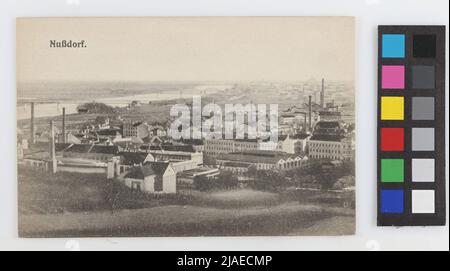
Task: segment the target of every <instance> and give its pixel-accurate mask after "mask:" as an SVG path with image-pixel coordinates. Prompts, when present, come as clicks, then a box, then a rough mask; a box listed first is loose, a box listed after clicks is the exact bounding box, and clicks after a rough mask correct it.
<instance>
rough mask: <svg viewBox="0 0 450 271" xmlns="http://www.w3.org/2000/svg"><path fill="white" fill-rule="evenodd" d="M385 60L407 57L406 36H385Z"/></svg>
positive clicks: (383, 46) (383, 47)
mask: <svg viewBox="0 0 450 271" xmlns="http://www.w3.org/2000/svg"><path fill="white" fill-rule="evenodd" d="M382 56H383V58H404V57H405V35H403V34H384V35H383V38H382Z"/></svg>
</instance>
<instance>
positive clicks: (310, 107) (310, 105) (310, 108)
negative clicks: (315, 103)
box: [308, 95, 312, 132]
mask: <svg viewBox="0 0 450 271" xmlns="http://www.w3.org/2000/svg"><path fill="white" fill-rule="evenodd" d="M308 105H309V131H310V132H311V128H312V127H311V114H312V104H311V95H309V103H308Z"/></svg>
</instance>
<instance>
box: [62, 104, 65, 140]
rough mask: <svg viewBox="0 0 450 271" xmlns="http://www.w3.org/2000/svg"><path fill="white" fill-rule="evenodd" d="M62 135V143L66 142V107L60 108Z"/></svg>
mask: <svg viewBox="0 0 450 271" xmlns="http://www.w3.org/2000/svg"><path fill="white" fill-rule="evenodd" d="M62 135H63V143H66V108H65V107H63V109H62Z"/></svg>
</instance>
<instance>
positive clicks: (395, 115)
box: [381, 97, 405, 120]
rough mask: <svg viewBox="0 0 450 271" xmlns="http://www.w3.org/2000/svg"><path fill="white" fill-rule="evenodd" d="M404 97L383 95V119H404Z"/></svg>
mask: <svg viewBox="0 0 450 271" xmlns="http://www.w3.org/2000/svg"><path fill="white" fill-rule="evenodd" d="M404 103H405V101H404V98H403V97H381V120H404V114H405V108H404Z"/></svg>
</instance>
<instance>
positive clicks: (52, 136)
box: [49, 120, 57, 173]
mask: <svg viewBox="0 0 450 271" xmlns="http://www.w3.org/2000/svg"><path fill="white" fill-rule="evenodd" d="M49 141H50V157H51V160H52V161H51V162H52V164H51V169H52V173H56V170H57V162H56V148H55V123H54V121H53V120H52V121H50V138H49Z"/></svg>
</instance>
